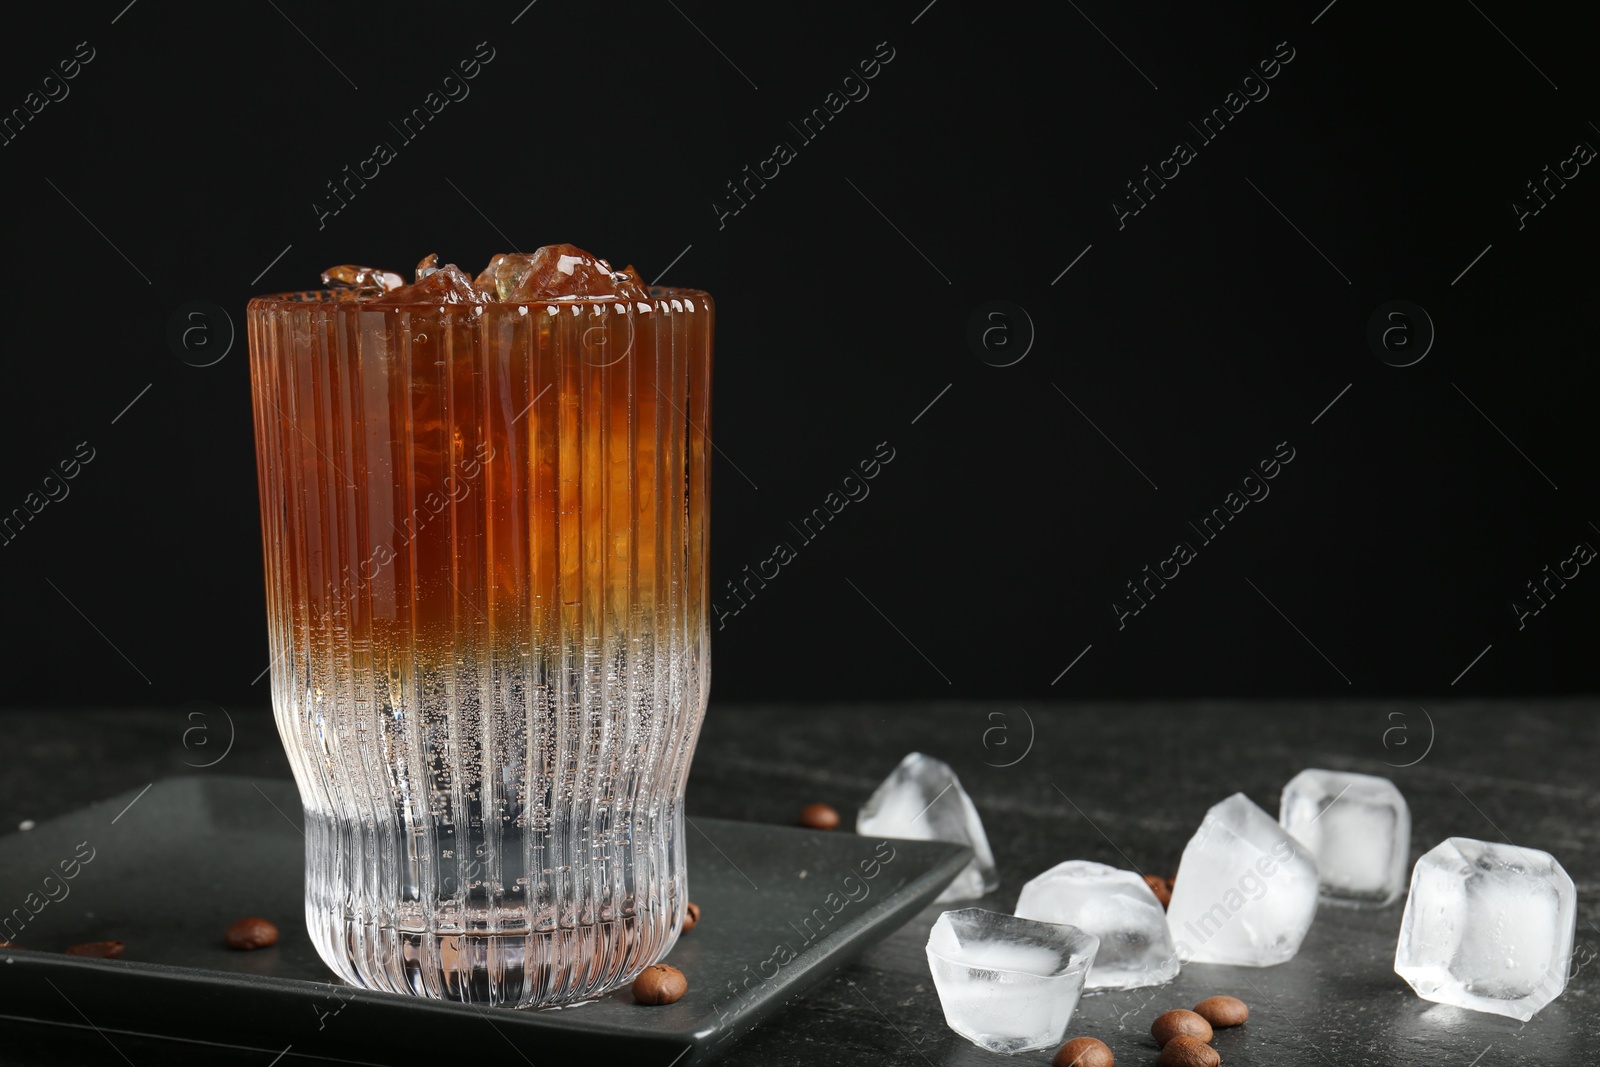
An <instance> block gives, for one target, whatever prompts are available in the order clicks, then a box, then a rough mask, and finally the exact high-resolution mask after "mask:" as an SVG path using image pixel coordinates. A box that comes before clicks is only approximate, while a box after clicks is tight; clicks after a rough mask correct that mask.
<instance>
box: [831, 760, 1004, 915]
mask: <svg viewBox="0 0 1600 1067" xmlns="http://www.w3.org/2000/svg"><path fill="white" fill-rule="evenodd" d="M856 833H858V834H861V835H862V836H864V837H904V838H910V839H911V840H914V841H953V842H955V843H956V844H958V845H966V846H968V847H969V848H971V849H972V861H971V862H970V863H968V864H967V865H966V867H965V868H963V869H962V871H961V873H960V874H958V875H956V878H955V881H953V882H951V883H950V885H949V886H947V887H946V888H945V891H944V892H943V893H940V894H939V898H938V900H937V901H936V903H941V904H942V903H944V902H946V901H950V900H972V899H974V898H976V897H981V896H983V895H984V894H985V893H992V892H994V891H995V890H996V889H998V888H999V887H1000V876H999V875H998V874H997V873H996V872H995V867H994V853H993V852H991V851H990V850H989V838H988V836H987V835H986V834H985V833H984V832H983V820H981V819H979V818H978V809H977V808H975V807H973V804H972V798H971V797H969V796H967V791H966V790H965V789H962V788H961V781H960V779H958V778H957V777H956V772H955V771H953V770H951V769H950V765H949V764H948V763H946V762H944V761H943V760H938V759H934V758H933V757H932V756H925V755H923V754H922V753H921V752H913V753H911V754H910V755H908V756H907V757H906V758H905V759H903V760H901V761H900V766H898V767H896V768H895V769H894V770H893V772H891V773H890V775H889V777H887V778H885V779H884V780H883V783H882V784H881V785H879V786H878V788H877V789H876V790H875V791H874V792H873V794H872V796H870V797H868V798H867V802H866V803H865V804H864V805H862V807H861V811H860V812H859V813H858V814H857V815H856Z"/></svg>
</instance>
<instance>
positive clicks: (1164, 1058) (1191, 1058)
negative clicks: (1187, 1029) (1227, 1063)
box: [1161, 1034, 1222, 1067]
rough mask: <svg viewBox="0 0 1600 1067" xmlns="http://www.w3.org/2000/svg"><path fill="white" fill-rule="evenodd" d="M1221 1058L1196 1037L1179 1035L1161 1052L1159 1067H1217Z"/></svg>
mask: <svg viewBox="0 0 1600 1067" xmlns="http://www.w3.org/2000/svg"><path fill="white" fill-rule="evenodd" d="M1221 1063H1222V1056H1221V1054H1219V1053H1218V1052H1217V1050H1216V1049H1214V1048H1212V1047H1211V1046H1210V1045H1208V1044H1206V1043H1205V1042H1204V1041H1201V1040H1200V1039H1199V1038H1196V1037H1184V1036H1183V1035H1181V1034H1180V1035H1179V1036H1177V1037H1175V1038H1173V1039H1172V1040H1171V1041H1168V1042H1167V1043H1166V1046H1165V1047H1164V1048H1162V1050H1161V1067H1219V1065H1220V1064H1221Z"/></svg>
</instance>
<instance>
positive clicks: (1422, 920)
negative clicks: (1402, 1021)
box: [1394, 837, 1578, 1022]
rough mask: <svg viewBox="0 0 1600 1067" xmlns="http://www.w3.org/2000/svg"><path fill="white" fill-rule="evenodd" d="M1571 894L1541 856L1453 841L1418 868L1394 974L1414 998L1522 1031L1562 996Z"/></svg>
mask: <svg viewBox="0 0 1600 1067" xmlns="http://www.w3.org/2000/svg"><path fill="white" fill-rule="evenodd" d="M1577 922H1578V894H1577V890H1576V889H1574V888H1573V885H1572V879H1571V878H1569V877H1568V876H1567V872H1566V871H1565V870H1563V869H1562V867H1561V864H1559V863H1557V862H1556V859H1555V857H1554V856H1552V855H1550V854H1549V853H1548V852H1540V851H1539V850H1538V849H1535V848H1519V847H1517V846H1516V845H1501V844H1494V843H1491V842H1487V841H1474V840H1472V839H1471V838H1466V837H1452V838H1450V839H1449V840H1447V841H1445V842H1444V843H1443V844H1441V845H1439V846H1438V847H1436V848H1435V849H1433V851H1431V852H1429V853H1428V854H1427V855H1425V856H1423V857H1422V858H1421V859H1419V860H1418V861H1417V866H1416V868H1415V869H1414V870H1413V871H1412V872H1411V896H1410V897H1409V898H1408V899H1407V900H1406V910H1405V915H1404V916H1403V917H1402V918H1401V919H1400V940H1399V942H1398V944H1396V946H1395V952H1394V970H1395V973H1396V974H1398V975H1399V976H1400V977H1401V978H1404V979H1405V980H1406V981H1407V982H1409V983H1410V984H1411V988H1412V989H1414V990H1416V991H1417V996H1419V997H1422V998H1423V999H1424V1000H1432V1001H1436V1002H1438V1003H1440V1004H1453V1005H1455V1006H1456V1007H1458V1008H1471V1009H1473V1010H1474V1011H1487V1012H1493V1013H1494V1014H1496V1015H1509V1016H1511V1017H1512V1018H1513V1019H1521V1020H1523V1021H1524V1022H1526V1021H1527V1020H1529V1019H1531V1018H1533V1016H1534V1013H1535V1012H1537V1011H1539V1009H1541V1008H1543V1007H1544V1006H1545V1005H1546V1004H1548V1003H1550V1002H1551V1001H1552V1000H1554V999H1556V997H1558V996H1560V995H1561V991H1562V990H1563V989H1565V988H1566V987H1567V968H1568V966H1569V965H1570V963H1571V962H1572V941H1573V936H1574V934H1575V932H1576V927H1577Z"/></svg>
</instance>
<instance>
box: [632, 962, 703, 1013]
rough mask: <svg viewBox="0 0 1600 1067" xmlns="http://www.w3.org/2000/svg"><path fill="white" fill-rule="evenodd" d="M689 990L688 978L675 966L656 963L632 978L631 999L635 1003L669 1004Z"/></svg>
mask: <svg viewBox="0 0 1600 1067" xmlns="http://www.w3.org/2000/svg"><path fill="white" fill-rule="evenodd" d="M688 991H689V980H688V979H687V978H685V977H684V976H683V972H682V971H680V970H678V968H676V967H668V966H667V965H666V964H665V963H658V964H655V965H654V966H652V967H646V968H645V969H644V970H643V971H642V972H640V974H639V977H637V978H635V979H634V980H633V999H634V1002H635V1003H637V1004H652V1005H653V1004H671V1003H673V1002H674V1001H676V1000H678V999H679V998H681V997H682V996H683V995H684V994H685V993H687V992H688Z"/></svg>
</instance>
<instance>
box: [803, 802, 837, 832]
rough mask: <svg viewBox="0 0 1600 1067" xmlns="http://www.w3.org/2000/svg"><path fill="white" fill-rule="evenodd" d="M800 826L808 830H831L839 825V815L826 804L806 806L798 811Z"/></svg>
mask: <svg viewBox="0 0 1600 1067" xmlns="http://www.w3.org/2000/svg"><path fill="white" fill-rule="evenodd" d="M800 825H801V826H804V827H806V828H807V829H810V830H833V829H836V828H837V827H838V825H839V813H838V812H837V811H834V810H833V808H831V807H829V806H828V805H827V804H807V805H806V806H805V807H803V808H801V809H800Z"/></svg>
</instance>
